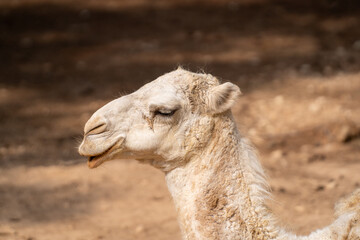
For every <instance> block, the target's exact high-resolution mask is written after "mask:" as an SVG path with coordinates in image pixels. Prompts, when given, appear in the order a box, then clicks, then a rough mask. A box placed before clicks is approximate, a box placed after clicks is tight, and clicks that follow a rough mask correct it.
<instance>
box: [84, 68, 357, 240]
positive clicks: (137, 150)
mask: <svg viewBox="0 0 360 240" xmlns="http://www.w3.org/2000/svg"><path fill="white" fill-rule="evenodd" d="M240 94H241V92H240V89H239V87H238V86H236V85H235V84H232V83H230V82H226V83H222V84H220V83H219V81H218V79H217V78H216V77H214V76H212V75H210V74H205V73H193V72H189V71H186V70H184V69H181V68H179V69H177V70H175V71H172V72H170V73H167V74H164V75H163V76H160V77H159V78H157V79H156V80H154V81H152V82H150V83H148V84H146V85H144V86H143V87H141V88H140V89H139V90H137V91H136V92H134V93H131V94H129V95H126V96H122V97H120V98H118V99H115V100H113V101H111V102H110V103H108V104H106V105H105V106H103V107H102V108H100V109H99V110H97V111H96V112H95V113H94V114H93V115H92V116H91V118H90V119H89V120H88V122H87V123H86V125H85V128H84V139H83V141H82V143H81V145H80V147H79V153H80V154H81V155H82V156H86V157H88V166H89V167H90V168H96V167H98V166H100V165H101V164H102V163H104V162H106V161H110V160H114V159H136V160H138V161H140V162H143V163H148V164H150V165H152V166H154V167H156V168H158V169H160V170H161V171H163V172H164V173H165V179H166V183H167V186H168V189H169V191H170V193H171V196H172V198H173V201H174V203H175V207H176V211H177V214H178V222H179V224H180V229H181V232H182V237H183V239H186V240H194V239H197V240H203V239H204V240H205V239H208V240H209V239H211V240H225V239H229V240H230V239H231V240H235V239H277V240H280V239H291V240H292V239H294V240H295V239H296V240H300V239H301V240H312V239H316V240H330V239H331V240H337V239H339V240H340V239H342V240H344V239H347V240H355V239H357V240H359V239H360V223H359V219H360V189H358V190H356V191H355V192H354V193H353V194H352V195H350V196H349V197H347V198H344V199H342V200H341V201H340V202H339V203H338V204H337V205H336V208H335V212H336V217H337V219H336V220H335V221H334V222H333V223H332V224H331V225H329V226H328V227H325V228H323V229H320V230H317V231H315V232H312V233H311V234H310V235H309V236H297V235H295V234H292V233H289V232H287V231H286V230H285V229H284V228H282V227H281V226H278V224H277V222H276V220H275V218H274V216H273V214H272V213H271V211H270V209H269V208H268V207H267V205H266V202H267V201H266V200H267V199H268V198H269V197H270V193H269V186H268V184H267V182H266V179H265V174H264V171H263V168H262V166H261V165H260V163H259V161H258V158H257V155H256V153H255V151H254V149H253V148H252V146H251V144H250V143H249V141H248V140H247V139H246V138H245V137H243V136H242V135H241V134H240V133H239V131H238V129H237V127H236V124H235V121H234V119H233V116H232V113H231V107H232V106H233V105H234V103H235V102H236V100H237V99H238V97H239V96H240Z"/></svg>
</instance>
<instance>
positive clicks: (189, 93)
mask: <svg viewBox="0 0 360 240" xmlns="http://www.w3.org/2000/svg"><path fill="white" fill-rule="evenodd" d="M239 95H240V89H239V88H238V87H237V86H236V85H234V84H232V83H229V82H227V83H224V84H221V85H220V84H219V81H218V80H217V79H216V78H215V77H213V76H211V75H209V74H196V73H192V72H189V71H186V70H183V69H181V68H179V69H177V70H175V71H173V72H170V73H167V74H165V75H163V76H161V77H159V78H157V79H156V80H154V81H152V82H150V83H148V84H146V85H144V86H143V87H141V88H140V89H139V90H137V91H136V92H134V93H131V94H129V95H126V96H122V97H120V98H118V99H115V100H113V101H111V102H109V103H108V104H106V105H105V106H103V107H102V108H100V109H99V110H97V111H96V112H95V113H94V114H93V115H92V116H91V118H90V119H89V120H88V122H87V123H86V124H85V128H84V139H83V141H82V143H81V145H80V147H79V153H80V154H81V155H83V156H86V157H88V166H89V167H90V168H95V167H98V166H99V165H100V164H102V163H103V162H105V161H109V160H113V159H137V160H140V161H143V162H148V163H150V164H152V165H153V166H155V167H158V168H160V169H162V170H163V171H170V170H171V169H174V168H175V167H177V166H179V165H181V164H184V163H185V162H186V161H187V159H189V156H190V155H191V154H194V152H195V151H198V150H201V148H202V146H204V145H206V142H207V141H209V138H210V137H211V131H212V128H213V121H212V118H213V117H214V116H219V115H221V114H226V112H229V111H228V110H229V109H230V108H231V106H232V105H233V104H234V102H235V100H236V99H237V98H238V96H239Z"/></svg>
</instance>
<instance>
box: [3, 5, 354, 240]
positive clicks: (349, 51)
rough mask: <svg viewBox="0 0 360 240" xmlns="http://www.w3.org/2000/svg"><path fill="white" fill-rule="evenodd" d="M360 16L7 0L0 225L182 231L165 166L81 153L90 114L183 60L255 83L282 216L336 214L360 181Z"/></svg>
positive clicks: (248, 131)
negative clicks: (96, 159)
mask: <svg viewBox="0 0 360 240" xmlns="http://www.w3.org/2000/svg"><path fill="white" fill-rule="evenodd" d="M314 2H315V3H314ZM359 16H360V4H359V3H358V1H355V0H354V1H352V0H344V1H336V0H335V1H325V0H320V1H310V0H309V1H275V0H273V1H270V0H268V1H267V0H253V1H249V0H247V1H246V0H243V1H220V0H218V1H216V0H211V1H189V0H187V1H180V0H173V1H165V0H163V1H162V0H160V1H159V0H157V1H151V0H142V1H140V0H123V1H120V0H118V1H116V0H102V1H95V0H52V1H51V0H48V1H46V0H17V1H15V0H2V1H0V239H1V240H4V239H6V240H8V239H9V240H18V239H21V240H47V239H49V240H64V239H68V240H75V239H76V240H80V239H83V240H93V239H107V240H119V239H123V240H132V239H134V240H135V239H146V240H161V239H174V240H176V239H180V233H179V228H178V225H177V221H176V214H175V211H174V208H173V205H172V202H171V198H170V196H169V193H168V192H167V189H166V186H165V182H164V175H163V173H161V172H160V171H158V170H156V169H153V168H152V167H150V166H147V165H142V164H139V163H138V162H136V161H124V160H118V161H113V162H109V163H106V164H104V165H103V166H101V167H100V168H98V169H96V170H89V169H88V168H87V166H86V163H85V161H86V160H85V159H83V158H81V157H80V156H78V154H77V151H76V147H77V145H78V143H79V141H80V140H81V136H82V128H83V125H84V124H85V122H86V120H87V119H88V118H89V116H90V115H91V113H92V112H94V111H95V110H96V109H97V108H99V107H100V106H102V105H103V104H105V103H106V102H108V101H110V100H112V99H114V98H116V97H118V96H119V95H120V94H123V93H129V92H131V91H133V90H136V89H137V88H138V87H140V86H141V85H143V84H144V83H146V82H148V81H151V80H152V79H154V78H156V77H157V76H159V75H161V74H163V73H165V72H168V71H171V70H173V69H175V68H176V67H177V66H178V65H182V66H184V67H185V68H187V69H190V70H193V71H202V70H204V71H206V72H209V73H212V74H213V75H216V76H219V77H221V78H222V79H223V80H230V81H232V82H234V83H236V84H238V85H239V86H240V88H241V89H242V92H243V93H244V94H243V97H242V98H241V99H240V100H239V101H238V103H237V104H236V106H235V108H234V110H233V112H234V115H235V119H236V121H237V123H238V125H239V127H240V129H242V132H243V133H244V134H245V135H247V136H248V137H249V138H250V139H251V140H252V141H253V142H254V144H255V145H256V147H257V148H258V149H259V155H260V158H261V161H262V163H263V165H264V168H265V169H266V172H267V174H268V176H269V181H270V184H271V186H272V190H273V195H274V197H273V201H271V203H270V204H271V206H272V209H273V210H274V212H275V214H276V215H277V216H278V218H279V221H280V223H281V224H282V225H283V226H285V227H286V228H287V229H289V230H292V231H294V232H296V233H299V234H306V233H309V232H310V231H312V230H314V229H317V228H319V227H323V226H325V225H327V224H329V223H330V222H331V221H333V206H334V204H335V202H336V201H337V199H339V198H340V197H342V196H344V195H346V194H348V193H350V192H352V191H353V190H354V189H355V188H357V187H360V108H359V104H360V28H359V26H360V18H359Z"/></svg>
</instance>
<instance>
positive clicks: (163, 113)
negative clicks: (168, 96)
mask: <svg viewBox="0 0 360 240" xmlns="http://www.w3.org/2000/svg"><path fill="white" fill-rule="evenodd" d="M176 111H177V109H175V110H156V111H155V112H154V115H155V116H156V115H160V116H163V117H171V116H172V115H174V114H175V112H176Z"/></svg>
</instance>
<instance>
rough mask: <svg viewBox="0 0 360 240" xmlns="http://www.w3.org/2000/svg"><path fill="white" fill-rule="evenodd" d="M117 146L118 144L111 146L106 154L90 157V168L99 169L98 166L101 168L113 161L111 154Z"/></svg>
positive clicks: (88, 163)
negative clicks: (105, 163) (103, 164)
mask: <svg viewBox="0 0 360 240" xmlns="http://www.w3.org/2000/svg"><path fill="white" fill-rule="evenodd" d="M115 145H116V143H114V144H113V145H111V146H110V147H109V148H107V149H106V150H105V151H104V152H102V153H100V154H98V155H95V156H89V157H88V162H87V165H88V167H89V168H91V169H92V168H97V167H98V166H100V165H101V164H102V163H104V162H106V161H109V160H111V159H110V158H109V154H110V153H111V152H112V151H113V148H114V146H115Z"/></svg>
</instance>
